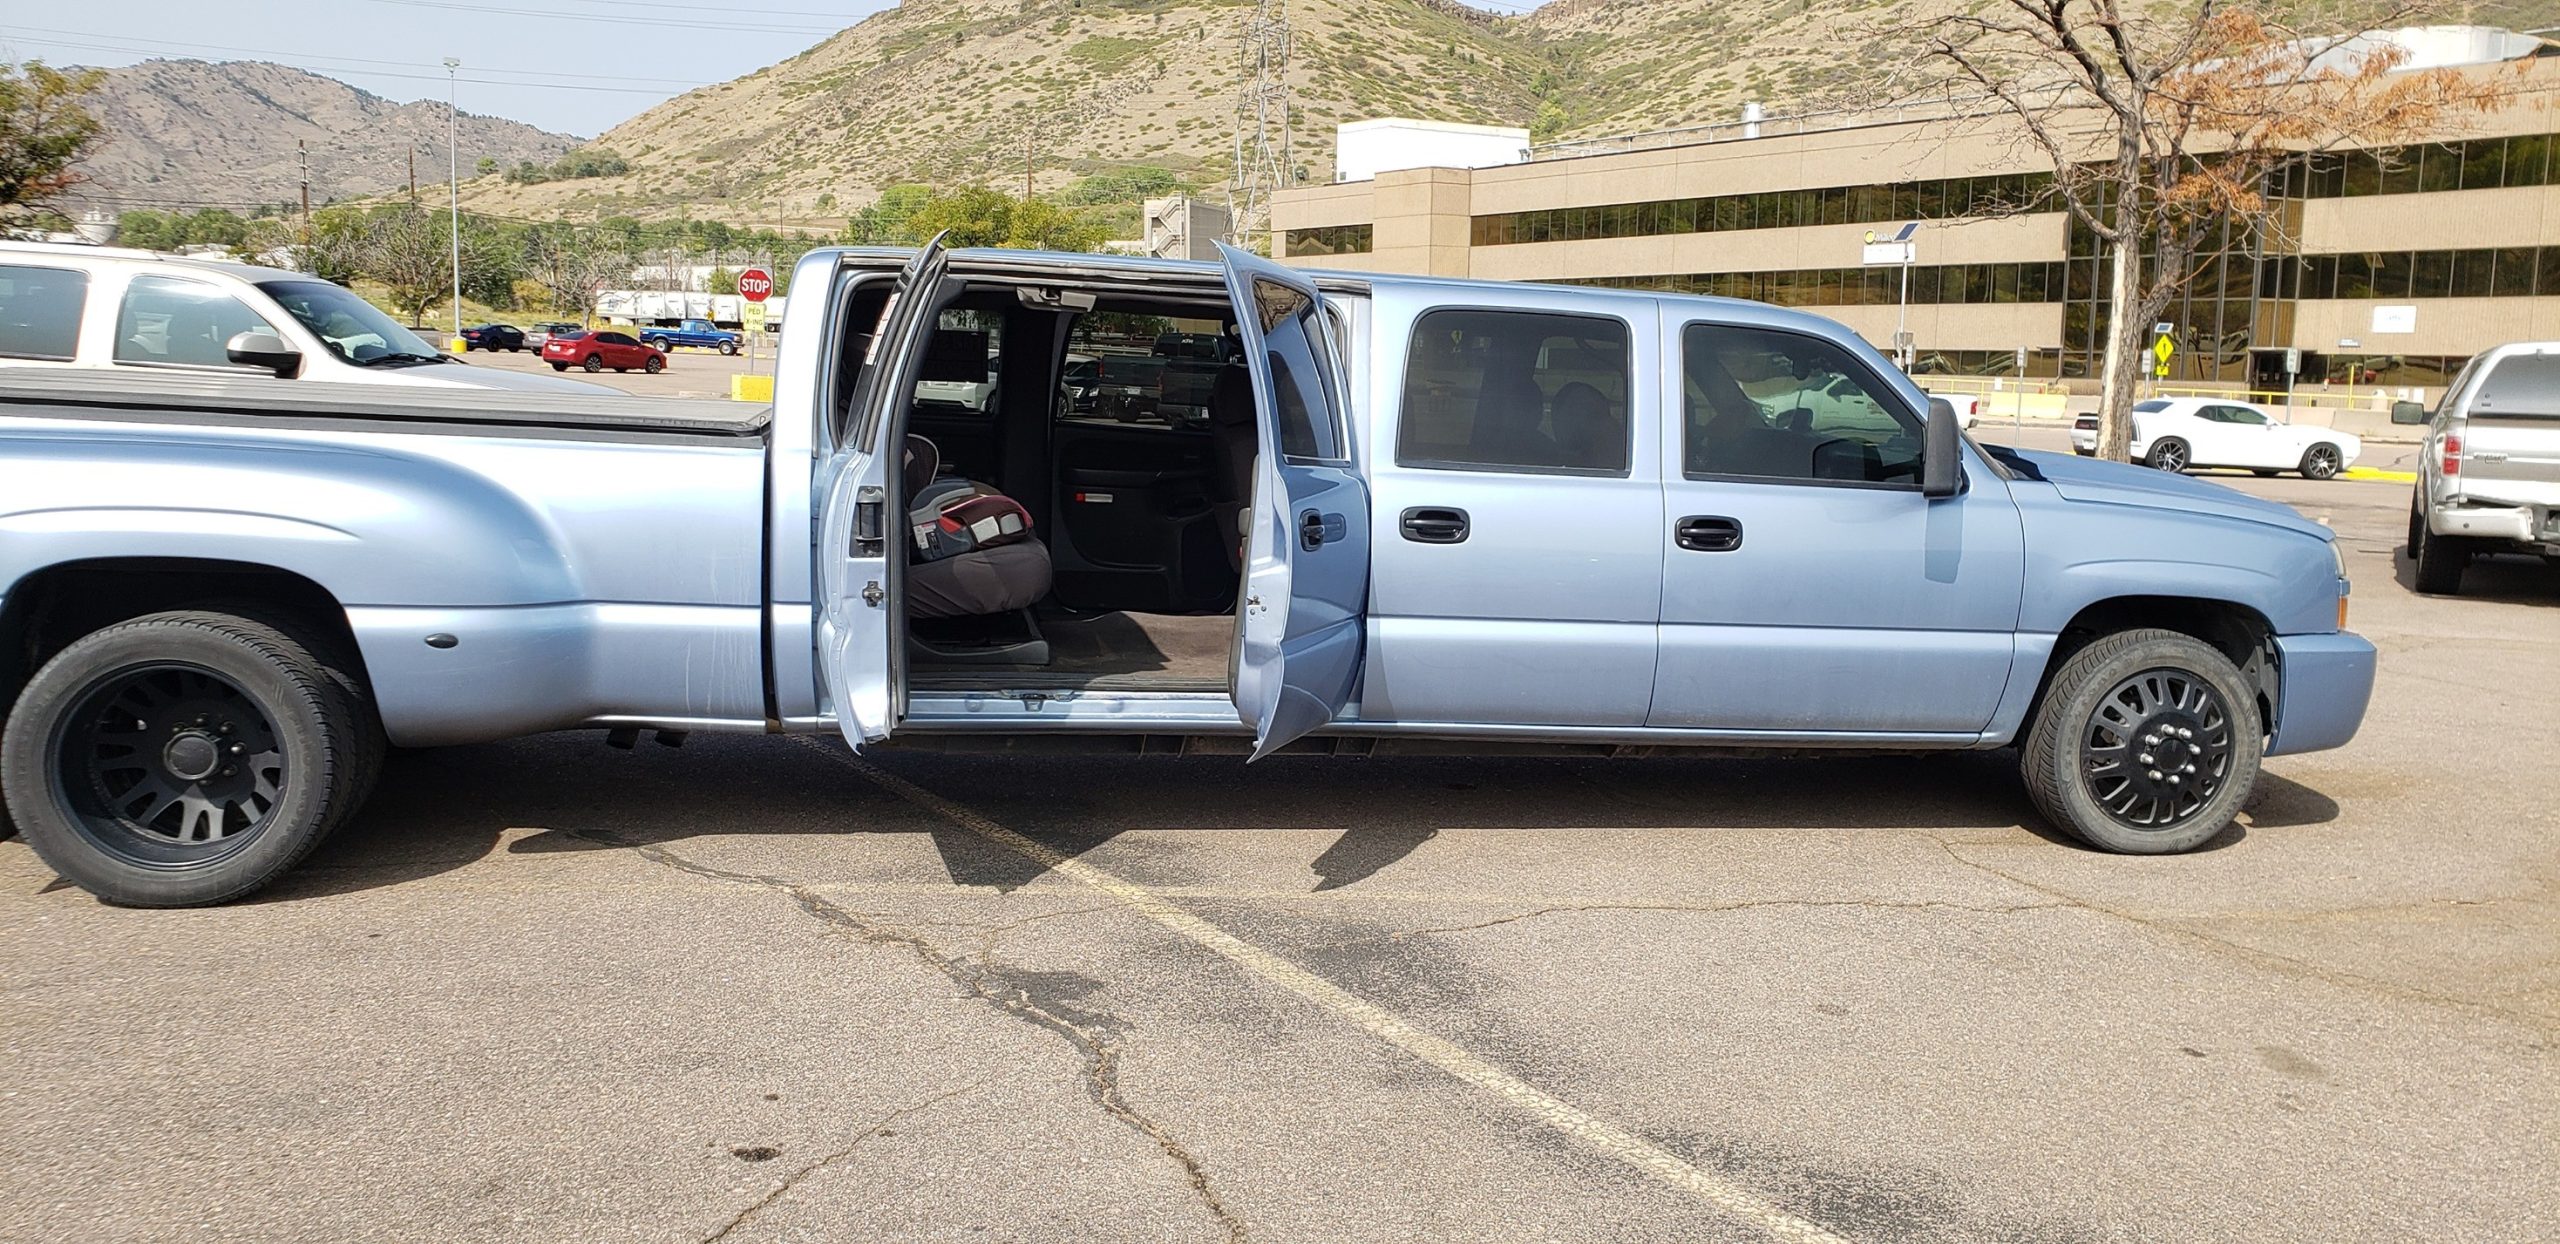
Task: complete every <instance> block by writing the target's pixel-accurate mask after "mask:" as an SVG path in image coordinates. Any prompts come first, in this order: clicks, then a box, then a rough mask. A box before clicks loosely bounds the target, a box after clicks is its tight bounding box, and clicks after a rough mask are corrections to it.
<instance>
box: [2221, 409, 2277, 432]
mask: <svg viewBox="0 0 2560 1244" xmlns="http://www.w3.org/2000/svg"><path fill="white" fill-rule="evenodd" d="M2222 414H2223V418H2224V419H2225V420H2226V421H2228V422H2231V423H2236V424H2239V425H2240V426H2241V427H2244V428H2263V427H2266V426H2267V425H2268V424H2269V423H2272V422H2273V420H2270V419H2268V418H2267V416H2266V414H2265V412H2263V411H2257V410H2252V409H2250V408H2249V407H2246V406H2225V407H2223V408H2222Z"/></svg>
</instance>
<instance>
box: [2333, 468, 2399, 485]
mask: <svg viewBox="0 0 2560 1244" xmlns="http://www.w3.org/2000/svg"><path fill="white" fill-rule="evenodd" d="M2338 478H2340V479H2363V480H2383V481H2385V482H2388V483H2394V484H2414V483H2417V482H2418V473H2417V472H2415V471H2386V470H2383V469H2382V468H2380V467H2348V468H2347V469H2346V470H2344V471H2342V472H2340V473H2339V475H2338Z"/></svg>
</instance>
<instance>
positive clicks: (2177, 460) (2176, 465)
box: [2142, 436, 2189, 471]
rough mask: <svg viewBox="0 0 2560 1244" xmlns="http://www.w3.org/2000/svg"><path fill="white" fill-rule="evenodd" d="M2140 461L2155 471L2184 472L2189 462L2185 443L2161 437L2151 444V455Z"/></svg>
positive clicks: (2171, 437) (2175, 438)
mask: <svg viewBox="0 0 2560 1244" xmlns="http://www.w3.org/2000/svg"><path fill="white" fill-rule="evenodd" d="M2142 461H2143V464H2144V465H2145V466H2148V467H2150V468H2151V469H2152V470H2155V471H2183V470H2186V469H2187V466H2188V462H2189V459H2188V457H2187V443H2186V442H2185V441H2182V440H2179V439H2178V438H2177V437H2174V436H2164V437H2161V438H2160V439H2159V440H2156V441H2153V442H2152V443H2151V453H2150V455H2149V456H2148V457H2145V458H2144V459H2143V460H2142Z"/></svg>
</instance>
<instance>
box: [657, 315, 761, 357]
mask: <svg viewBox="0 0 2560 1244" xmlns="http://www.w3.org/2000/svg"><path fill="white" fill-rule="evenodd" d="M634 331H635V333H636V335H637V336H638V337H639V338H640V343H641V344H642V345H650V346H656V347H658V348H659V349H661V350H672V349H675V348H676V347H677V346H695V347H699V348H701V349H705V350H718V351H719V352H721V353H722V354H735V353H737V352H738V351H739V350H741V349H744V348H745V346H746V340H747V339H746V338H744V337H741V336H739V335H738V334H736V333H733V332H730V331H729V330H728V329H725V328H722V327H720V326H718V325H716V324H713V323H712V322H711V321H709V320H686V321H684V322H683V323H681V324H678V325H676V326H675V327H674V328H643V329H636V330H634Z"/></svg>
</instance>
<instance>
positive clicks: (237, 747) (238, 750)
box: [231, 743, 249, 756]
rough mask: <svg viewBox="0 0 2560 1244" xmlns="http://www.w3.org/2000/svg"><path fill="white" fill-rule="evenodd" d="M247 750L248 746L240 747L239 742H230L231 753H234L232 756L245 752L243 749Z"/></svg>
mask: <svg viewBox="0 0 2560 1244" xmlns="http://www.w3.org/2000/svg"><path fill="white" fill-rule="evenodd" d="M247 750H249V749H248V748H245V747H242V746H240V745H239V744H237V743H234V744H232V745H231V754H232V755H234V756H237V755H239V754H240V753H242V752H245V751H247Z"/></svg>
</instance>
